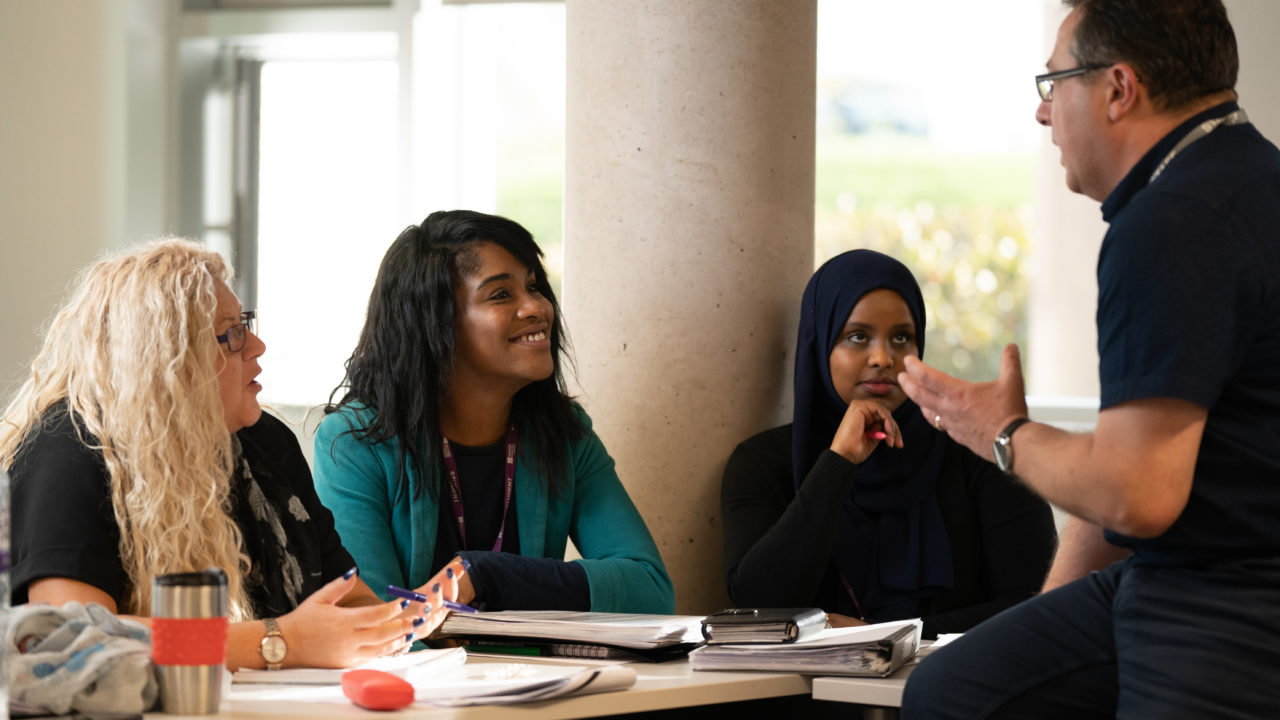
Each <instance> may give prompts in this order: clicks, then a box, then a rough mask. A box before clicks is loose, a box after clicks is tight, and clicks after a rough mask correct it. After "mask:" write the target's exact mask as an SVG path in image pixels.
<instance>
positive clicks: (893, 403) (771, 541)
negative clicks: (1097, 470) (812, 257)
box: [721, 250, 1056, 637]
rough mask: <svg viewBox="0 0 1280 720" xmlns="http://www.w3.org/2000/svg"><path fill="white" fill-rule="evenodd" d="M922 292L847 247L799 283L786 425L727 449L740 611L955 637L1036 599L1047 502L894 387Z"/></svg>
mask: <svg viewBox="0 0 1280 720" xmlns="http://www.w3.org/2000/svg"><path fill="white" fill-rule="evenodd" d="M924 330H925V312H924V298H923V297H922V296H921V294H920V286H919V285H918V284H917V283H916V281H915V278H914V277H912V275H911V272H910V271H909V270H908V269H907V268H906V266H905V265H903V264H902V263H900V262H898V261H897V260H894V259H893V258H891V257H888V256H887V255H882V254H880V253H877V252H874V251H871V250H853V251H851V252H846V253H844V254H842V255H838V256H836V257H835V258H832V259H831V260H829V261H828V262H827V263H825V264H824V265H823V266H822V267H821V268H819V269H818V271H817V272H816V273H814V275H813V277H812V278H810V280H809V284H808V286H807V287H806V288H805V291H804V299H803V301H802V303H801V309H800V329H799V335H798V339H797V343H796V370H795V411H794V417H793V420H794V421H793V422H792V423H791V424H790V425H784V426H782V427H778V428H774V429H772V430H768V431H765V432H763V433H760V434H758V435H756V436H754V437H752V438H750V439H748V440H747V441H745V442H743V443H742V444H741V445H739V446H738V447H737V449H735V450H734V452H733V455H732V456H731V457H730V458H729V462H728V465H727V466H726V468H725V474H724V483H723V485H722V488H721V511H722V514H723V518H724V533H725V544H724V553H725V571H726V572H725V576H726V583H727V587H728V591H729V596H730V597H731V598H733V601H734V603H735V604H736V605H738V606H739V607H820V608H822V609H824V610H826V611H827V612H828V618H829V621H830V622H831V624H832V625H837V626H838V625H855V624H862V623H867V622H884V621H888V620H897V619H903V618H913V617H921V618H923V619H924V632H925V636H926V637H936V636H937V634H938V633H950V632H964V631H965V630H968V629H969V628H970V627H972V626H974V625H976V624H977V623H979V622H981V621H982V620H985V619H986V618H988V617H990V616H991V615H994V614H995V613H997V612H999V611H1000V610H1003V609H1004V608H1006V607H1009V606H1011V605H1013V604H1015V603H1017V602H1019V601H1021V600H1023V599H1025V598H1028V597H1030V596H1032V595H1034V594H1036V592H1038V590H1039V588H1040V584H1041V582H1042V581H1043V579H1044V574H1045V572H1046V571H1047V569H1048V567H1049V562H1050V559H1051V556H1052V553H1053V548H1054V545H1055V542H1056V536H1055V533H1054V526H1053V517H1052V514H1051V513H1050V511H1049V507H1048V505H1046V504H1045V503H1044V501H1043V500H1041V499H1039V498H1038V497H1036V496H1035V495H1033V494H1032V493H1030V492H1029V491H1028V490H1026V489H1025V488H1023V487H1022V486H1021V485H1019V484H1017V483H1016V482H1014V481H1013V479H1012V478H1008V477H1006V476H1004V475H1003V474H1002V473H1001V472H1000V471H999V470H997V469H996V468H995V466H993V465H991V464H990V463H988V462H986V461H985V460H982V459H980V458H978V457H977V456H975V455H974V454H973V453H971V452H970V451H968V450H967V449H965V448H964V447H962V446H960V445H959V444H957V443H955V442H954V441H952V440H951V439H950V438H949V437H947V435H946V434H945V433H943V432H940V431H938V430H937V429H935V428H934V427H932V426H931V425H930V424H929V422H928V421H927V420H926V419H925V418H924V417H922V416H921V414H920V409H919V408H918V407H917V406H916V405H915V404H914V403H913V402H912V401H911V400H910V399H909V398H907V396H906V395H905V394H904V393H903V392H902V389H901V388H900V387H898V382H897V376H898V373H900V372H902V370H903V359H904V358H905V357H906V356H907V355H916V356H917V357H923V355H924Z"/></svg>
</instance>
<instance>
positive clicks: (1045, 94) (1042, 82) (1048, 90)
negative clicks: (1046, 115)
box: [1036, 65, 1110, 102]
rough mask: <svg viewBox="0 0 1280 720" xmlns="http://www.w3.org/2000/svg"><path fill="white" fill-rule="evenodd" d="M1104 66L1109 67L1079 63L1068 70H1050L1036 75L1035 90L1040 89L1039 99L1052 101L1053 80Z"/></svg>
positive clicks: (1081, 73)
mask: <svg viewBox="0 0 1280 720" xmlns="http://www.w3.org/2000/svg"><path fill="white" fill-rule="evenodd" d="M1105 67H1110V66H1108V65H1081V66H1080V67H1078V68H1071V69H1070V70H1059V71H1058V72H1051V73H1045V74H1044V75H1037V76H1036V90H1039V91H1040V99H1041V100H1043V101H1045V102H1053V84H1054V83H1055V82H1057V81H1058V80H1062V79H1064V78H1069V77H1075V76H1077V75H1083V74H1085V73H1087V72H1093V71H1094V70H1101V69H1103V68H1105Z"/></svg>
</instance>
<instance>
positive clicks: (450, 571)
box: [444, 568, 453, 580]
mask: <svg viewBox="0 0 1280 720" xmlns="http://www.w3.org/2000/svg"><path fill="white" fill-rule="evenodd" d="M444 576H445V577H447V578H449V579H450V580H452V579H453V568H445V569H444Z"/></svg>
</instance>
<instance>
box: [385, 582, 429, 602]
mask: <svg viewBox="0 0 1280 720" xmlns="http://www.w3.org/2000/svg"><path fill="white" fill-rule="evenodd" d="M387 592H389V593H391V594H392V595H395V596H396V597H398V598H404V599H405V600H413V601H415V602H420V603H424V602H426V601H427V596H426V595H423V594H422V593H420V592H414V591H412V590H405V589H404V588H402V587H397V586H395V585H388V586H387Z"/></svg>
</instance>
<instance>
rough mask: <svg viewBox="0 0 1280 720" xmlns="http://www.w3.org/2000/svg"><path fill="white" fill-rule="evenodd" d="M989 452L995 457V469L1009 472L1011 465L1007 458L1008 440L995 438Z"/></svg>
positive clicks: (1009, 459)
mask: <svg viewBox="0 0 1280 720" xmlns="http://www.w3.org/2000/svg"><path fill="white" fill-rule="evenodd" d="M991 452H992V454H993V455H995V456H996V467H998V468H1000V470H1001V471H1002V472H1009V466H1011V465H1012V464H1013V463H1012V462H1011V458H1010V457H1009V455H1010V453H1009V441H1008V439H1006V438H1003V437H1000V438H996V441H995V442H994V443H992V444H991Z"/></svg>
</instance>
